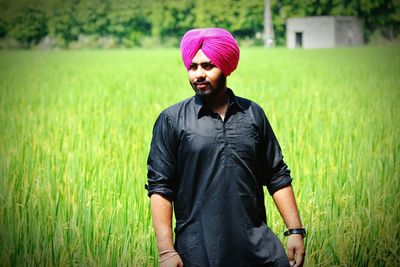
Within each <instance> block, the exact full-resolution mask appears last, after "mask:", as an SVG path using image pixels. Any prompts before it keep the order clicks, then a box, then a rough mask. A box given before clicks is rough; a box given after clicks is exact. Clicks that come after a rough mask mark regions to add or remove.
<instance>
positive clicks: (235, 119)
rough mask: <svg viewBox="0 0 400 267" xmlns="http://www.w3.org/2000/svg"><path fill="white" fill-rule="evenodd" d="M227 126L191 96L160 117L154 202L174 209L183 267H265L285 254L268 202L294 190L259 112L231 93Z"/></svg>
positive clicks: (151, 172) (152, 166)
mask: <svg viewBox="0 0 400 267" xmlns="http://www.w3.org/2000/svg"><path fill="white" fill-rule="evenodd" d="M228 94H229V106H228V110H227V113H226V116H225V119H224V120H222V119H221V118H220V116H219V115H218V114H216V113H214V112H212V111H211V110H209V109H207V107H206V106H204V105H203V103H202V101H201V98H200V97H198V96H193V97H191V98H189V99H186V100H184V101H182V102H180V103H178V104H176V105H174V106H172V107H170V108H167V109H166V110H164V111H163V112H162V113H161V114H160V116H159V117H158V119H157V121H156V123H155V126H154V130H153V139H152V143H151V149H150V154H149V158H148V185H147V189H148V194H149V196H151V195H152V194H154V193H158V194H161V195H164V196H165V197H167V198H168V199H170V200H172V201H173V204H174V211H175V218H176V226H175V234H176V236H175V248H176V250H177V251H178V253H179V254H180V255H181V258H182V260H183V262H184V265H185V266H202V267H206V266H260V265H266V264H268V263H272V262H274V261H279V260H282V259H283V261H284V262H285V263H286V262H287V258H286V254H285V251H284V249H283V247H282V245H281V243H280V241H279V240H278V239H277V237H276V236H275V235H274V234H273V233H272V232H271V230H270V229H269V228H268V226H267V225H266V213H265V206H264V194H263V185H266V186H267V188H268V191H269V193H270V194H273V193H274V192H275V191H277V190H278V189H280V188H282V187H285V186H287V185H289V184H290V183H291V180H292V179H291V177H290V171H289V169H288V167H287V165H286V164H285V162H284V161H283V156H282V153H281V149H280V146H279V144H278V141H277V140H276V138H275V135H274V133H273V131H272V129H271V126H270V124H269V122H268V120H267V118H266V116H265V114H264V112H263V110H262V108H261V107H260V106H258V105H257V104H255V103H254V102H252V101H250V100H247V99H244V98H240V97H236V96H235V95H234V94H233V92H232V91H231V90H230V89H228Z"/></svg>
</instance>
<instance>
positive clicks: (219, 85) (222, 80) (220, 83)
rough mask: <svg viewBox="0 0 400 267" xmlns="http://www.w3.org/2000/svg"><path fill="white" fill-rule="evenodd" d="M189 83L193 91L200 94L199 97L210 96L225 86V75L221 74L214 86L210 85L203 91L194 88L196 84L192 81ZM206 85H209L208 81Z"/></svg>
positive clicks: (216, 93)
mask: <svg viewBox="0 0 400 267" xmlns="http://www.w3.org/2000/svg"><path fill="white" fill-rule="evenodd" d="M189 82H190V85H191V86H192V88H193V90H194V92H195V93H196V95H197V96H200V97H201V98H212V97H214V96H216V95H218V94H219V93H220V92H221V91H223V90H224V89H225V88H226V76H225V75H221V77H219V78H218V80H217V84H216V87H211V88H209V89H208V90H207V91H203V90H200V89H197V88H196V85H194V83H192V82H191V81H190V80H189ZM207 84H208V85H211V84H210V82H207Z"/></svg>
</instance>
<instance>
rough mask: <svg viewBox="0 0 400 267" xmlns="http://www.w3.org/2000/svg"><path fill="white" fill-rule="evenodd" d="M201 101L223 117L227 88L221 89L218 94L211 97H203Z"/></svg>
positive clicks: (226, 101) (226, 103) (225, 107)
mask: <svg viewBox="0 0 400 267" xmlns="http://www.w3.org/2000/svg"><path fill="white" fill-rule="evenodd" d="M203 102H204V105H206V106H207V107H208V108H209V109H211V110H212V111H214V112H215V113H218V114H219V115H220V116H221V117H224V116H225V113H226V111H227V108H228V103H229V95H228V90H227V88H226V87H225V89H224V90H221V92H219V94H217V95H214V96H212V97H204V98H203Z"/></svg>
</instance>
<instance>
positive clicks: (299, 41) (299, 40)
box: [295, 32, 303, 48]
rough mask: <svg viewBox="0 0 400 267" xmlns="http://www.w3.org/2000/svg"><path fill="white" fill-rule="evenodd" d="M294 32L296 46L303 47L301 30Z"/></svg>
mask: <svg viewBox="0 0 400 267" xmlns="http://www.w3.org/2000/svg"><path fill="white" fill-rule="evenodd" d="M295 34H296V46H295V47H296V48H302V47H303V33H302V32H295Z"/></svg>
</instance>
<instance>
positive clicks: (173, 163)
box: [146, 112, 178, 201]
mask: <svg viewBox="0 0 400 267" xmlns="http://www.w3.org/2000/svg"><path fill="white" fill-rule="evenodd" d="M177 150H178V142H177V138H176V135H175V133H174V129H173V127H172V124H171V121H170V118H169V117H168V115H167V114H165V112H162V113H161V114H160V116H159V117H158V118H157V120H156V122H155V125H154V128H153V138H152V141H151V146H150V153H149V156H148V159H147V170H148V172H147V182H148V184H147V185H146V189H147V190H148V195H149V197H150V196H151V195H152V194H154V193H157V194H161V195H163V196H165V197H167V198H168V199H170V200H171V201H172V200H174V199H175V195H176V188H177Z"/></svg>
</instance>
